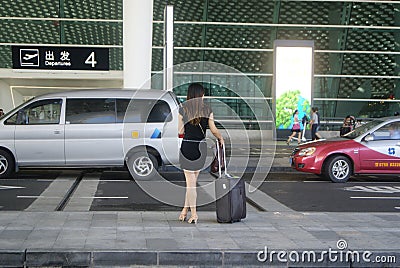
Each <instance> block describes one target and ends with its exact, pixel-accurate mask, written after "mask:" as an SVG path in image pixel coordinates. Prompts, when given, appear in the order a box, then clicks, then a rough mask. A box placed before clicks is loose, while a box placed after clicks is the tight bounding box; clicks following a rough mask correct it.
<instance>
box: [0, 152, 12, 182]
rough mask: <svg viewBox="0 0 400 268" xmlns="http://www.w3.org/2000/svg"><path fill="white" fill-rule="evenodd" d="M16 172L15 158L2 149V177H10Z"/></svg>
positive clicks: (0, 159)
mask: <svg viewBox="0 0 400 268" xmlns="http://www.w3.org/2000/svg"><path fill="white" fill-rule="evenodd" d="M13 172H14V158H13V157H12V156H11V154H10V153H9V152H7V151H5V150H2V149H0V179H3V178H8V177H10V176H11V175H12V174H13Z"/></svg>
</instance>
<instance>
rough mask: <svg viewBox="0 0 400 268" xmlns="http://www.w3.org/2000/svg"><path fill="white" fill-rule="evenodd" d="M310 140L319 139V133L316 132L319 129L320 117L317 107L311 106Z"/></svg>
mask: <svg viewBox="0 0 400 268" xmlns="http://www.w3.org/2000/svg"><path fill="white" fill-rule="evenodd" d="M310 124H311V140H313V141H314V140H318V139H321V138H322V137H321V135H320V134H319V133H318V130H319V124H320V118H319V114H318V108H317V107H312V108H311V121H310Z"/></svg>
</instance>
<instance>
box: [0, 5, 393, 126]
mask: <svg viewBox="0 0 400 268" xmlns="http://www.w3.org/2000/svg"><path fill="white" fill-rule="evenodd" d="M151 1H152V0H115V1H109V0H59V1H54V0H31V1H28V0H12V1H11V0H10V1H3V3H2V4H1V5H0V25H1V29H2V31H1V32H0V108H3V109H4V110H5V111H9V110H10V109H12V108H13V107H15V106H16V105H18V104H20V103H21V102H23V101H24V100H26V99H28V98H30V97H32V96H36V95H39V94H43V93H47V92H54V91H63V90H71V89H79V88H94V89H96V88H104V87H107V88H120V87H124V79H127V77H132V76H135V73H129V74H128V72H131V70H137V69H148V70H146V71H147V72H148V73H149V74H150V75H152V76H156V75H159V74H160V73H161V72H162V71H163V51H164V9H165V7H166V5H167V4H168V5H172V6H173V7H174V34H173V36H174V58H173V63H174V64H175V65H180V64H183V65H184V64H185V63H188V62H198V61H207V62H215V63H219V64H223V65H227V66H229V67H231V68H234V69H236V70H238V71H239V72H241V73H243V74H244V75H245V77H246V79H245V80H243V77H242V76H234V75H231V74H229V73H226V74H225V73H220V72H217V71H215V73H213V72H212V71H211V72H207V74H199V73H198V72H196V71H193V72H191V71H190V70H185V71H181V72H179V70H177V72H176V73H175V75H174V86H175V87H174V89H173V90H174V91H175V93H176V94H177V95H178V96H179V97H180V98H182V99H184V97H185V92H186V89H187V84H188V83H190V82H192V81H202V83H203V84H204V85H205V87H206V89H207V95H210V96H212V97H213V98H218V99H219V100H221V101H223V102H225V103H226V104H227V105H228V106H229V107H231V108H232V109H233V110H235V111H236V113H237V114H238V115H239V116H240V117H241V118H242V119H243V120H249V121H251V120H252V118H254V109H253V110H252V107H249V103H250V106H251V105H252V104H253V105H254V106H257V105H260V103H263V102H259V101H260V100H259V97H255V96H256V94H255V93H254V94H252V92H255V91H256V90H258V89H260V90H261V92H262V94H263V98H264V100H263V101H264V103H265V101H267V102H268V103H270V104H271V105H272V103H273V102H274V100H273V77H274V68H273V65H274V42H275V40H309V41H313V42H314V78H313V80H314V81H313V88H312V91H313V92H312V95H313V105H314V106H317V107H319V110H320V113H321V115H322V118H323V119H325V121H329V120H330V119H332V120H334V118H343V117H345V116H346V115H348V114H352V115H354V116H356V117H367V118H375V117H383V116H390V115H393V114H394V113H395V112H400V105H399V104H400V1H370V0H368V1H366V0H359V1H346V0H342V1H332V0H330V1H309V0H307V1H299V0H298V1H290V0H276V1H272V0H262V1H244V0H239V1H217V0H192V1H183V0H169V1H161V0H154V1H152V2H151ZM132 2H136V4H135V6H134V7H135V8H134V9H133V10H130V8H132ZM144 3H145V4H144ZM129 14H131V15H129ZM143 14H144V17H145V16H146V15H147V16H148V17H150V22H149V21H148V20H147V21H145V22H144V24H143V25H146V23H147V24H149V23H150V28H148V29H149V30H146V31H147V33H148V34H149V35H150V38H151V39H150V43H149V44H148V45H147V48H145V50H146V51H147V52H146V53H147V55H150V56H147V57H144V58H132V57H131V58H130V59H129V58H126V56H124V54H125V55H126V54H127V52H128V51H137V52H138V53H136V54H134V55H139V56H140V54H141V50H142V49H143V48H142V47H140V46H139V45H138V46H136V43H135V38H140V37H138V35H136V36H135V37H133V39H131V40H130V42H129V46H127V42H125V40H126V39H125V38H124V35H125V33H126V31H129V29H132V28H134V27H135V26H137V27H139V28H141V27H143V25H142V24H140V25H133V24H132V22H127V21H128V20H129V18H130V17H138V18H139V19H140V18H141V15H143ZM128 23H130V24H128ZM135 23H137V20H136V22H135ZM137 24H138V23H137ZM124 28H125V29H124ZM145 29H146V28H145ZM136 40H137V39H136ZM14 46H39V47H46V46H60V47H64V46H65V47H69V46H71V47H80V48H107V49H108V51H109V55H108V57H109V58H108V65H109V68H108V70H107V71H93V72H91V71H78V72H76V71H52V70H33V71H32V70H16V69H15V68H13V53H12V48H13V47H14ZM146 53H144V54H146ZM136 57H137V56H136ZM140 57H141V56H140ZM127 66H133V69H132V68H129V69H128V68H127ZM147 66H148V67H147ZM135 68H136V69H135ZM199 76H201V77H199ZM288 79H290V78H288ZM249 81H251V83H249ZM226 85H232V87H235V88H238V89H239V91H243V92H246V94H244V95H245V96H246V97H245V98H247V99H246V101H244V100H243V98H242V97H240V96H238V95H237V94H233V93H232V91H231V90H230V88H229V86H226ZM149 87H152V88H156V89H160V90H161V89H162V88H163V84H162V83H161V82H160V81H159V80H151V83H150V85H149ZM215 114H216V116H218V115H219V116H221V118H223V117H225V118H226V119H228V115H227V114H223V111H222V110H221V111H220V112H218V111H216V112H215ZM328 125H329V124H327V126H328ZM248 127H249V128H251V125H250V124H249V125H248Z"/></svg>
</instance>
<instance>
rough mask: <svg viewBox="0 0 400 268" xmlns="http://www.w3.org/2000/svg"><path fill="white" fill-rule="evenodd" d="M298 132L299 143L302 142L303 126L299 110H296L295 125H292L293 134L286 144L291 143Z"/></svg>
mask: <svg viewBox="0 0 400 268" xmlns="http://www.w3.org/2000/svg"><path fill="white" fill-rule="evenodd" d="M296 133H297V134H298V138H297V143H298V144H300V141H301V128H300V121H299V110H296V111H294V113H293V126H292V135H290V136H289V139H288V140H287V141H286V144H287V145H289V144H290V142H291V141H292V138H293V137H294V136H295V135H296Z"/></svg>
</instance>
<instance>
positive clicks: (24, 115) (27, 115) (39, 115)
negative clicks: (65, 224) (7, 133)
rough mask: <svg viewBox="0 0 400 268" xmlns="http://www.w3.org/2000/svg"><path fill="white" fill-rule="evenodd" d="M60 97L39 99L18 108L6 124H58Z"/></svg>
mask: <svg viewBox="0 0 400 268" xmlns="http://www.w3.org/2000/svg"><path fill="white" fill-rule="evenodd" d="M61 104H62V100H61V99H50V100H40V101H36V102H34V103H31V104H30V105H28V106H26V107H24V108H22V109H20V110H18V111H17V112H16V113H15V114H13V115H12V116H11V117H10V118H9V119H7V121H6V122H5V124H6V125H48V124H59V123H60V115H61Z"/></svg>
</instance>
